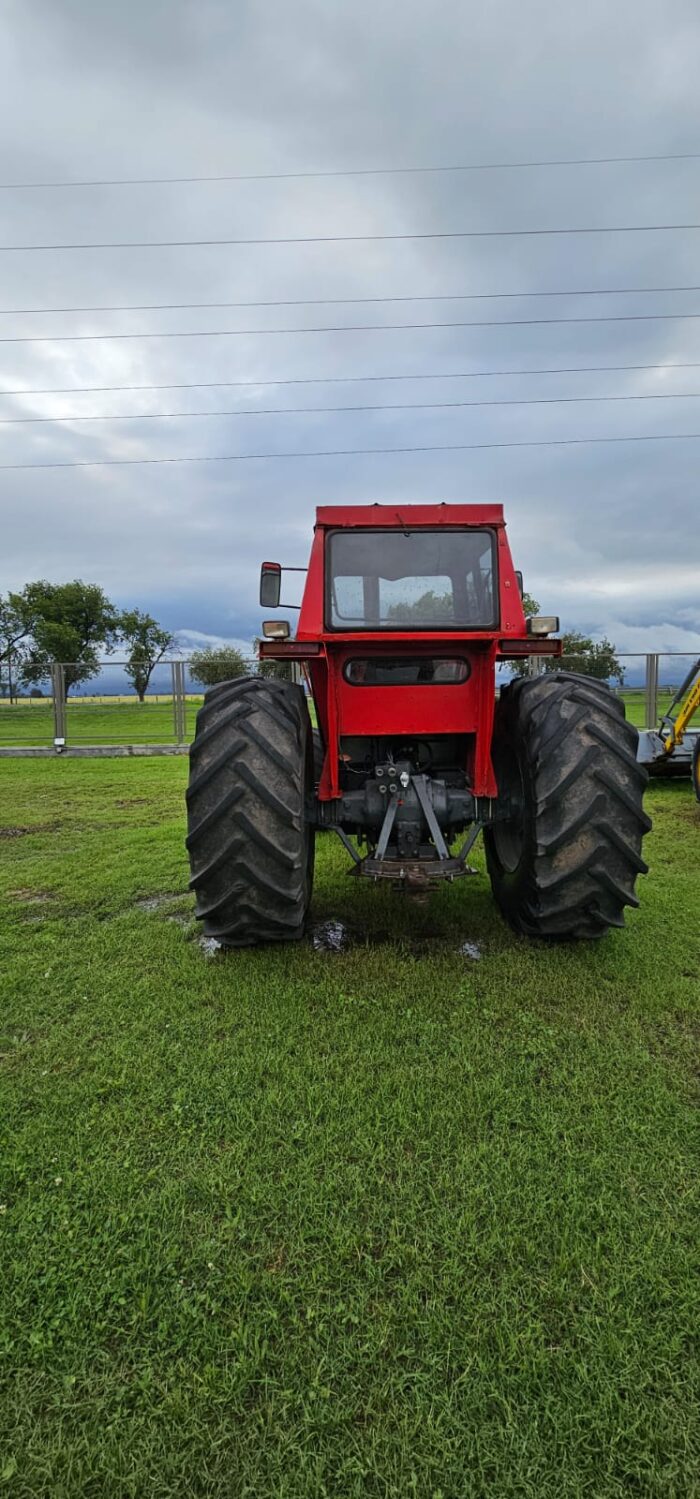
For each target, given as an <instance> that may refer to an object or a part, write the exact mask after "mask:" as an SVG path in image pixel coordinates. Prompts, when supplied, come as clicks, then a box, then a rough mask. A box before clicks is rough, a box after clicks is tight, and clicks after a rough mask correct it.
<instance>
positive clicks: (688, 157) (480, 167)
mask: <svg viewBox="0 0 700 1499" xmlns="http://www.w3.org/2000/svg"><path fill="white" fill-rule="evenodd" d="M699 158H700V151H669V152H664V153H663V154H662V155H658V156H657V155H654V156H574V157H568V158H561V157H559V158H555V159H553V160H544V161H480V162H464V163H459V164H456V165H444V166H443V165H441V166H407V167H339V168H333V169H331V170H322V171H314V170H311V171H300V172H227V173H222V174H221V175H218V174H217V175H215V176H207V177H202V176H191V177H103V178H88V179H83V180H78V181H75V180H74V181H58V182H0V190H1V191H17V190H20V189H21V190H22V191H28V190H31V189H36V188H42V189H43V188H65V187H142V186H143V187H159V186H164V185H165V186H170V185H176V184H178V183H182V184H187V183H194V182H294V181H298V180H299V179H300V178H302V177H401V176H409V175H423V174H427V173H441V172H513V171H521V170H525V169H531V168H534V167H593V166H610V165H618V164H622V163H625V162H644V161H697V160H698V159H699Z"/></svg>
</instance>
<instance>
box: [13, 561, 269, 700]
mask: <svg viewBox="0 0 700 1499" xmlns="http://www.w3.org/2000/svg"><path fill="white" fill-rule="evenodd" d="M255 644H256V642H254V643H253V646H252V647H251V650H253V649H254V647H255ZM117 649H118V650H120V651H121V652H123V654H124V658H125V664H124V672H125V674H126V676H127V677H128V678H129V680H130V681H131V683H132V685H133V688H134V692H135V693H136V695H137V696H138V699H139V702H143V701H144V699H145V696H146V693H147V691H148V687H149V684H150V681H151V677H152V676H153V673H154V671H155V669H156V667H157V666H158V664H159V663H160V662H161V661H162V660H163V659H164V657H165V656H167V654H168V652H169V651H176V650H177V649H178V643H177V637H176V636H175V635H174V634H173V633H172V631H170V630H167V629H165V627H164V626H163V625H161V624H159V623H158V620H157V619H154V618H153V615H152V614H149V613H147V612H146V611H144V610H142V609H123V610H119V609H117V608H116V606H115V605H114V604H113V603H112V602H111V600H110V599H108V598H107V596H106V594H105V593H104V590H103V589H102V588H100V587H99V585H98V584H97V583H84V582H83V581H82V580H81V579H80V578H75V579H74V580H73V582H72V583H47V582H46V580H45V579H41V580H40V581H38V582H36V583H27V584H26V585H25V587H24V588H23V589H21V591H20V592H18V593H12V592H10V593H8V594H6V595H4V596H3V595H2V594H0V692H8V693H9V696H10V697H14V696H15V695H16V693H17V692H21V691H26V690H27V689H29V690H31V689H32V688H35V687H38V686H39V684H40V683H41V682H46V681H47V680H48V679H49V678H50V676H51V667H52V665H53V664H54V662H56V661H58V662H61V663H63V667H64V682H65V690H66V694H68V693H69V692H70V690H71V687H75V686H76V685H77V684H78V683H80V682H88V681H90V679H91V678H92V677H96V676H98V675H99V672H100V671H101V670H102V667H103V665H104V657H105V655H110V654H112V653H113V652H114V651H115V650H117ZM189 666H190V675H191V676H192V677H194V679H195V681H197V682H200V683H201V684H202V686H204V687H211V686H213V685H214V684H215V683H216V682H223V681H227V680H228V679H229V678H230V677H238V676H244V675H245V674H246V672H249V671H250V664H249V663H248V662H247V661H246V659H245V657H244V656H243V654H242V652H241V651H239V650H236V648H235V646H221V647H219V648H210V649H206V650H201V651H195V652H194V653H193V655H192V657H191V658H190V663H189ZM258 669H259V671H260V672H261V673H262V675H264V676H279V675H285V674H286V672H287V671H288V668H287V666H286V664H285V663H283V662H279V663H278V662H275V661H269V662H261V663H260V666H259V668H258Z"/></svg>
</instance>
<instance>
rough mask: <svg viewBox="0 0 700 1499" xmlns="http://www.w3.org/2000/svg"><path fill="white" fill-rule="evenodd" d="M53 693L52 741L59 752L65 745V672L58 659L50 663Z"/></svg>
mask: <svg viewBox="0 0 700 1499" xmlns="http://www.w3.org/2000/svg"><path fill="white" fill-rule="evenodd" d="M51 691H52V693H53V743H54V749H55V750H58V751H59V752H60V751H61V750H62V749H65V746H66V673H65V670H64V668H63V666H62V665H61V663H60V661H53V662H52V664H51Z"/></svg>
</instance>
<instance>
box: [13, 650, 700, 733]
mask: <svg viewBox="0 0 700 1499" xmlns="http://www.w3.org/2000/svg"><path fill="white" fill-rule="evenodd" d="M618 659H619V660H620V663H621V665H622V666H623V668H624V674H625V675H624V683H623V685H622V686H616V687H615V690H616V691H617V692H618V693H619V695H620V696H621V698H622V699H623V701H624V702H625V706H626V711H627V716H628V718H629V719H630V721H631V722H632V723H634V724H636V726H637V727H638V728H640V729H643V728H654V727H655V726H656V725H657V724H658V721H659V715H660V713H662V712H663V711H664V709H665V708H666V707H667V706H668V703H669V702H670V700H671V697H672V695H673V692H674V690H675V689H676V688H677V687H678V686H679V685H680V683H681V682H682V681H683V678H684V677H685V675H686V673H687V672H688V670H689V668H690V667H691V666H692V664H693V661H694V659H695V657H694V656H693V654H691V653H687V654H682V653H680V652H674V653H660V652H657V653H652V654H648V653H647V654H642V653H636V654H628V655H621V656H619V658H618ZM541 664H542V662H541V658H537V657H533V658H532V661H531V666H532V669H533V670H535V669H537V668H538V667H539V666H541ZM245 665H246V670H247V671H248V672H249V673H250V674H251V675H255V674H257V673H258V672H259V670H260V663H259V662H258V661H257V660H254V659H252V658H251V659H249V660H247V661H246V663H245ZM575 665H576V663H575V662H573V661H567V658H566V657H564V658H563V659H562V666H563V667H564V668H566V667H567V666H569V667H575ZM74 670H75V669H74V668H73V667H72V666H71V665H70V663H68V664H62V663H56V664H55V665H54V666H53V667H52V669H51V672H50V676H49V677H48V678H47V680H46V682H45V683H42V684H41V690H40V691H39V690H37V689H36V688H34V689H33V690H31V689H30V688H29V687H22V686H21V685H19V686H18V685H17V684H18V682H19V683H20V684H21V676H20V675H19V673H18V672H17V670H15V671H14V673H12V675H11V678H10V680H11V683H12V691H10V685H9V680H8V672H7V669H6V668H5V670H4V671H2V670H1V669H0V755H3V756H7V755H12V754H27V755H29V754H37V755H47V754H54V753H57V754H62V753H68V754H85V755H99V754H154V753H160V754H180V753H185V752H186V750H187V747H188V745H189V743H190V741H191V739H192V738H193V735H194V727H195V720H196V716H197V710H198V708H199V706H200V705H201V702H202V697H203V692H204V689H203V687H202V686H201V684H200V683H199V682H198V681H196V679H195V678H194V677H193V676H192V671H191V665H190V662H189V661H188V660H184V659H182V660H176V661H161V662H160V663H159V664H158V666H157V667H156V668H155V670H154V672H153V674H152V677H151V679H150V682H149V684H148V689H147V691H146V693H145V694H144V696H143V701H140V700H139V697H138V695H137V693H136V692H135V690H134V685H133V682H132V681H131V680H130V678H129V676H128V675H127V672H126V662H124V661H118V660H117V661H114V660H107V661H105V662H104V663H103V664H102V665H101V666H100V669H99V672H98V674H97V675H96V676H95V677H93V678H91V679H90V680H88V681H82V682H81V681H75V680H72V679H73V678H74ZM296 672H297V675H299V668H298V667H297V668H296ZM499 679H500V680H502V681H505V680H507V671H506V670H505V669H504V670H503V672H502V673H500V674H499Z"/></svg>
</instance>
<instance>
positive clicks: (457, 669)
mask: <svg viewBox="0 0 700 1499" xmlns="http://www.w3.org/2000/svg"><path fill="white" fill-rule="evenodd" d="M343 676H344V677H345V680H346V682H349V683H350V685H351V687H457V686H459V684H460V683H461V682H466V681H467V678H468V677H469V662H468V661H466V660H464V659H463V658H462V657H459V658H458V657H449V656H444V657H443V656H416V657H414V658H411V657H401V656H400V657H398V658H397V657H395V656H368V657H363V656H355V657H353V659H352V661H346V663H345V666H344V668H343Z"/></svg>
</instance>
